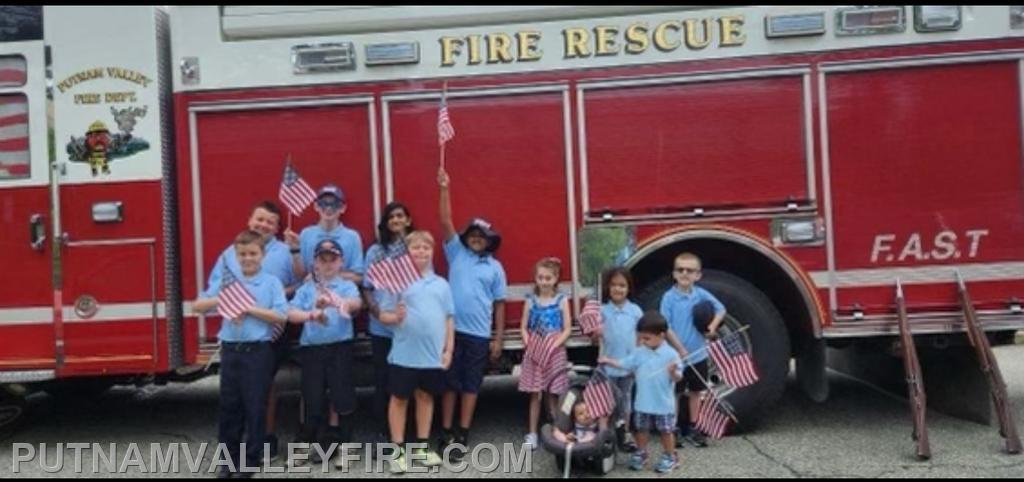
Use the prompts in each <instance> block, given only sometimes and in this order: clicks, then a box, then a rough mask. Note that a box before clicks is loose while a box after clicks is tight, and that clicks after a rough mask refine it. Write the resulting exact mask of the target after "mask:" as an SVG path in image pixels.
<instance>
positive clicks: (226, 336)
mask: <svg viewBox="0 0 1024 482" xmlns="http://www.w3.org/2000/svg"><path fill="white" fill-rule="evenodd" d="M233 273H235V276H236V277H237V278H238V280H239V281H241V282H242V284H243V285H244V286H245V289H246V290H248V291H249V294H251V295H252V297H253V299H255V300H256V306H259V307H262V308H268V309H270V310H273V311H275V312H277V313H280V314H281V316H284V315H285V314H286V313H287V310H288V300H286V299H285V297H284V286H283V285H282V284H281V280H279V279H277V278H275V277H273V276H270V275H269V274H267V273H264V272H262V271H260V272H259V273H256V274H255V275H253V276H251V277H248V276H242V273H241V271H239V272H233ZM220 288H221V286H220V283H219V282H218V283H217V284H215V285H211V286H210V288H209V289H207V290H206V291H205V292H204V293H203V294H202V297H204V298H215V297H216V296H217V293H219V292H220ZM272 332H273V328H271V327H270V323H269V322H266V321H263V320H261V319H259V318H256V317H255V316H252V315H249V314H244V315H242V320H241V324H239V323H236V321H235V320H227V319H225V320H224V321H222V322H221V325H220V332H218V333H217V338H218V339H219V340H220V341H222V342H223V341H227V342H253V341H270V337H271V333H272Z"/></svg>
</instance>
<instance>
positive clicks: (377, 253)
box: [363, 240, 406, 338]
mask: <svg viewBox="0 0 1024 482" xmlns="http://www.w3.org/2000/svg"><path fill="white" fill-rule="evenodd" d="M405 252H406V248H405V242H403V241H402V240H395V242H393V243H391V244H389V245H387V246H383V245H381V244H380V243H373V245H372V246H370V248H369V249H367V250H366V258H365V260H366V267H367V268H369V267H370V265H372V264H373V263H376V262H377V261H380V260H382V259H385V258H394V257H396V256H399V255H401V254H403V253H405ZM363 287H365V288H370V289H372V290H373V291H371V292H370V293H371V295H370V296H371V297H372V298H373V302H374V303H376V304H377V306H379V307H380V308H381V309H384V310H391V309H394V308H395V304H396V303H397V300H398V298H397V296H396V295H394V294H392V293H388V292H387V291H385V290H378V289H374V288H375V287H374V286H373V283H371V282H370V278H369V277H363ZM369 331H370V334H371V335H374V336H383V337H385V338H391V336H392V333H393V332H394V330H393V329H392V328H391V327H390V326H388V325H385V324H384V323H381V322H380V320H379V319H377V317H376V316H373V313H370V329H369Z"/></svg>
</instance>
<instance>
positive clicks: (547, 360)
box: [519, 257, 572, 450]
mask: <svg viewBox="0 0 1024 482" xmlns="http://www.w3.org/2000/svg"><path fill="white" fill-rule="evenodd" d="M561 269H562V263H561V261H559V260H558V258H553V257H548V258H543V259H541V260H540V261H538V262H537V264H536V266H534V277H533V278H534V288H533V294H531V295H528V296H527V298H526V306H524V307H523V318H522V321H521V322H520V324H519V331H520V334H521V335H522V337H523V345H524V346H525V347H526V349H525V350H524V352H523V361H522V365H521V368H520V373H519V391H521V392H526V393H529V394H530V415H529V420H528V421H527V424H528V425H527V430H528V432H527V434H526V438H525V442H524V443H525V445H527V446H528V447H529V448H530V449H531V450H532V449H536V448H537V424H538V422H539V421H540V407H541V397H542V395H543V394H544V393H545V392H547V393H549V394H553V395H556V397H550V396H549V397H548V410H549V412H550V413H552V414H554V413H555V412H556V407H555V404H556V403H557V400H556V399H557V396H559V395H562V394H564V393H565V392H566V391H568V390H569V376H568V373H567V371H568V367H567V366H566V365H567V360H568V357H567V354H566V352H565V341H566V340H568V339H569V334H570V333H571V331H572V315H571V314H570V313H569V300H568V297H567V296H566V295H565V293H560V292H558V277H559V274H560V272H561Z"/></svg>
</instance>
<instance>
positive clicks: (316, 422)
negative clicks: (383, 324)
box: [288, 239, 362, 456]
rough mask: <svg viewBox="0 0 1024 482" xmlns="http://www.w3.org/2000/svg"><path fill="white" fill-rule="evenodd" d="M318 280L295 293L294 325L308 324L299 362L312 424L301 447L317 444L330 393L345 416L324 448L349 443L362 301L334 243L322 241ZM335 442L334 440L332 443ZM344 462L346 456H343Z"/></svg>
mask: <svg viewBox="0 0 1024 482" xmlns="http://www.w3.org/2000/svg"><path fill="white" fill-rule="evenodd" d="M314 256H315V260H314V264H313V276H312V277H311V278H310V279H308V280H306V282H305V283H303V284H302V286H301V287H299V289H298V291H296V292H295V298H293V299H292V301H291V303H290V309H289V310H288V321H290V322H292V323H301V324H302V336H301V337H300V338H299V346H300V349H299V357H298V358H299V360H300V361H301V363H302V398H303V402H304V408H305V414H306V420H305V423H304V424H303V426H302V431H301V432H300V434H299V437H298V441H299V442H306V443H316V442H317V441H318V440H317V431H318V430H319V428H320V425H321V424H322V422H323V414H324V408H325V407H324V391H325V390H329V391H330V397H329V398H330V402H331V404H332V405H333V406H334V409H335V410H336V411H337V413H338V415H339V424H338V427H337V428H335V427H331V430H330V432H329V434H328V436H327V437H326V438H327V440H324V443H323V444H322V447H323V448H326V446H328V445H330V444H331V443H332V442H337V443H339V444H341V443H345V442H349V441H350V440H351V438H352V425H353V420H352V416H351V415H352V413H353V412H355V409H356V390H355V384H354V382H353V377H352V343H353V341H352V340H353V338H354V336H353V335H354V333H353V329H352V314H353V313H356V312H358V311H359V308H360V307H361V306H362V300H361V298H360V297H359V289H358V288H357V287H356V285H355V283H353V282H351V281H349V280H347V279H345V278H342V277H341V276H339V274H340V271H341V265H342V260H343V255H342V250H341V246H340V245H339V244H338V242H337V241H335V240H333V239H325V240H323V241H320V242H319V243H318V244H317V245H316V248H315V250H314ZM332 439H333V440H332ZM339 456H340V453H339Z"/></svg>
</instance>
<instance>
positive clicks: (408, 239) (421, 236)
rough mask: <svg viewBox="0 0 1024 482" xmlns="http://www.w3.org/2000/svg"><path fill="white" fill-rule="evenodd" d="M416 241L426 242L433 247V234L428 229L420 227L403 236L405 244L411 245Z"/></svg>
mask: <svg viewBox="0 0 1024 482" xmlns="http://www.w3.org/2000/svg"><path fill="white" fill-rule="evenodd" d="M417 241H422V242H424V243H427V244H429V245H430V247H431V248H433V247H434V235H432V234H430V231H427V230H423V229H420V230H417V231H413V232H411V233H409V234H407V235H406V236H405V245H406V246H412V243H414V242H417Z"/></svg>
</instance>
